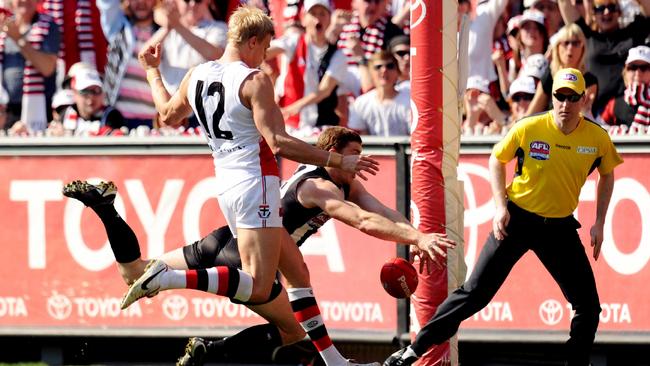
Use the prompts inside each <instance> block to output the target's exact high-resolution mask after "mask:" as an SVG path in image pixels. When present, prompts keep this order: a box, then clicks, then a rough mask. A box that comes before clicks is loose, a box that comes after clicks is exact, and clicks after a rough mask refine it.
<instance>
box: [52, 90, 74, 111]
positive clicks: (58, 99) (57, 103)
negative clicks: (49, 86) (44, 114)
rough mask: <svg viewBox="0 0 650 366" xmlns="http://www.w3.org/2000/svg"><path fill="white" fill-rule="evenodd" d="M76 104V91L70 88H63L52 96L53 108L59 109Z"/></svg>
mask: <svg viewBox="0 0 650 366" xmlns="http://www.w3.org/2000/svg"><path fill="white" fill-rule="evenodd" d="M73 104H74V92H73V91H72V90H70V89H61V90H59V91H58V92H56V93H55V94H54V96H53V97H52V108H53V109H57V108H59V107H62V106H65V105H73Z"/></svg>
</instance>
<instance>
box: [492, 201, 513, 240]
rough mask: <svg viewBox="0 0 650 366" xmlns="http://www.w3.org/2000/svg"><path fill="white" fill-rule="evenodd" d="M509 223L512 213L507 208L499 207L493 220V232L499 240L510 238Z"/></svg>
mask: <svg viewBox="0 0 650 366" xmlns="http://www.w3.org/2000/svg"><path fill="white" fill-rule="evenodd" d="M508 222H510V212H508V209H507V208H506V207H505V206H503V207H497V212H496V213H495V214H494V218H493V219H492V231H493V232H494V237H495V238H496V239H497V240H503V239H505V237H506V236H508V233H506V226H508Z"/></svg>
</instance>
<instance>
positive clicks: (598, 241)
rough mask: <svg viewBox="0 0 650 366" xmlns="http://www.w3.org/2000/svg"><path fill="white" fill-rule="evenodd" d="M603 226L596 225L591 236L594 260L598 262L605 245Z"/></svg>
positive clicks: (600, 224)
mask: <svg viewBox="0 0 650 366" xmlns="http://www.w3.org/2000/svg"><path fill="white" fill-rule="evenodd" d="M603 225H604V224H602V223H595V224H594V225H593V226H592V227H591V230H589V234H591V246H592V247H593V248H594V260H596V261H597V260H598V257H599V256H600V247H601V246H602V245H603Z"/></svg>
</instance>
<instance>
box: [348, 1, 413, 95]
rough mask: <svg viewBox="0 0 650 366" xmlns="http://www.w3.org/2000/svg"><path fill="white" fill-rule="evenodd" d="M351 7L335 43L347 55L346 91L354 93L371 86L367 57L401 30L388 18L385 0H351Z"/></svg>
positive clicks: (368, 58)
mask: <svg viewBox="0 0 650 366" xmlns="http://www.w3.org/2000/svg"><path fill="white" fill-rule="evenodd" d="M352 9H353V13H352V19H351V21H350V23H349V24H346V25H345V26H343V30H342V31H341V34H340V35H339V41H338V44H337V45H338V47H339V48H341V49H342V50H343V53H344V54H345V55H346V56H347V60H348V65H349V68H348V70H349V71H350V74H351V78H350V79H349V80H348V81H349V82H348V83H346V85H345V87H346V90H348V91H350V92H352V93H353V94H355V95H356V94H358V93H359V91H362V92H366V91H368V90H370V89H371V88H372V85H373V81H372V79H371V77H370V72H369V70H368V67H367V65H366V64H367V62H368V60H370V57H372V55H373V54H374V53H376V52H378V51H380V50H385V49H386V48H387V47H388V44H389V42H390V40H391V39H392V38H393V37H394V36H397V35H400V34H403V32H402V30H401V29H400V28H399V27H397V26H396V25H395V24H393V23H392V22H391V21H390V19H389V18H388V15H387V13H386V9H387V7H386V0H352Z"/></svg>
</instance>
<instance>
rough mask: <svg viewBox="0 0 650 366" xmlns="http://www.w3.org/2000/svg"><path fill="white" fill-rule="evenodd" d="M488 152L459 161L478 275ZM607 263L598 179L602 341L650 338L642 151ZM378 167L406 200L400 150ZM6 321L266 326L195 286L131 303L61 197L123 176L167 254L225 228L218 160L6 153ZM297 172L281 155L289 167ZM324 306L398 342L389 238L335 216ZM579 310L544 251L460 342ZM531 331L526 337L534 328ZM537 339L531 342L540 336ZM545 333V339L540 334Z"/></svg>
mask: <svg viewBox="0 0 650 366" xmlns="http://www.w3.org/2000/svg"><path fill="white" fill-rule="evenodd" d="M487 157H488V156H487V155H486V154H484V153H482V154H475V155H471V154H465V155H462V156H461V162H460V166H459V169H458V176H459V179H461V180H462V181H464V192H465V233H464V237H465V260H466V263H467V266H468V272H469V271H471V269H472V267H473V265H474V263H475V261H476V258H477V256H478V253H479V252H480V250H481V247H482V245H483V241H484V240H485V237H486V236H487V234H488V232H489V230H490V229H491V219H492V215H493V212H494V207H493V204H492V201H491V196H490V188H489V183H488V170H487ZM623 158H624V159H625V163H624V164H623V165H621V166H619V167H618V168H617V170H616V184H615V188H614V193H613V197H612V201H611V204H610V209H609V213H608V215H607V221H606V223H605V242H604V244H603V248H602V253H601V257H600V259H599V260H598V261H597V262H594V261H593V258H591V254H592V250H591V247H589V244H588V243H589V228H590V226H591V225H592V223H593V219H594V217H595V208H596V202H595V197H596V179H597V178H596V177H597V175H595V174H594V175H592V176H590V177H589V179H588V181H587V183H586V184H585V186H584V188H583V190H582V193H581V196H580V204H579V207H578V209H577V210H576V216H577V217H578V219H579V220H580V222H581V223H582V225H583V227H582V228H581V229H580V233H581V237H582V240H583V243H585V245H586V246H585V249H586V251H587V253H588V255H589V256H590V258H591V259H590V260H591V261H592V266H593V268H594V272H595V275H596V281H597V284H598V289H599V293H600V299H601V303H602V308H603V312H602V313H601V323H600V327H599V334H598V339H599V340H601V341H614V342H617V341H626V342H628V341H630V342H642V341H646V342H647V341H648V339H650V312H648V311H647V307H646V306H647V305H646V304H647V303H648V301H650V295H648V293H647V291H645V290H644V289H645V288H646V287H647V283H648V282H649V281H650V264H649V261H650V236H649V235H650V234H649V233H650V216H649V215H650V213H649V212H648V211H646V210H647V207H650V194H649V193H648V189H649V188H650V175H648V173H647V166H648V159H649V158H650V156H649V155H648V154H645V153H624V154H623ZM378 159H379V160H380V162H381V172H380V173H379V175H378V176H375V177H371V178H370V180H369V181H368V182H366V183H365V186H366V187H367V188H368V190H369V191H370V192H372V193H373V194H375V195H377V196H378V197H379V199H380V200H382V201H383V202H385V203H386V204H387V205H389V206H391V207H394V206H395V202H396V197H395V192H396V184H395V182H396V177H395V174H396V173H395V168H396V165H395V159H394V157H392V156H379V157H378ZM0 167H1V169H2V171H3V172H4V174H3V175H2V177H0V207H2V210H0V219H1V220H2V222H3V235H2V252H3V255H2V256H0V275H1V276H2V278H3V281H2V284H1V285H0V329H1V332H2V333H4V334H48V333H49V334H66V333H67V334H95V335H96V334H102V335H110V334H114V335H122V334H127V332H131V331H137V332H138V334H142V335H156V334H161V333H164V332H166V331H169V329H174V330H175V334H178V335H180V334H191V333H193V332H194V333H196V332H199V333H202V334H206V333H208V334H228V333H230V332H232V331H233V329H236V328H240V327H244V326H247V325H250V324H256V323H260V322H262V319H260V318H259V317H257V316H256V315H255V314H253V313H252V312H250V311H248V310H247V309H245V308H242V307H240V306H236V305H232V304H230V303H229V302H228V301H227V300H226V299H222V298H219V297H216V296H211V295H208V294H205V293H202V292H194V291H168V292H165V293H162V294H160V295H159V296H157V297H155V298H153V299H145V300H142V301H139V302H138V303H136V304H134V305H133V306H131V307H130V308H129V309H127V310H126V311H120V310H119V302H120V299H121V296H122V294H123V293H124V291H125V289H126V286H125V285H124V284H123V282H122V280H121V278H120V276H119V275H118V273H117V270H116V267H115V264H114V258H113V255H112V253H111V251H110V247H109V246H108V242H107V239H106V235H105V234H104V229H103V226H102V225H101V223H100V221H99V220H98V219H97V218H96V217H95V216H94V214H93V213H92V212H91V211H90V210H89V209H84V207H83V206H82V205H81V204H80V203H78V202H76V201H74V200H69V199H67V198H65V197H63V196H62V195H61V187H62V185H63V184H64V183H65V182H67V181H70V180H74V179H89V178H102V179H112V180H114V181H115V182H116V183H117V184H118V186H119V188H120V194H119V196H118V199H117V200H116V206H117V208H118V211H119V212H121V214H122V215H123V216H124V217H125V218H126V220H127V222H129V223H130V224H131V226H132V227H133V229H134V230H135V232H136V234H137V236H138V238H139V239H140V245H141V248H142V253H143V256H145V257H149V256H156V255H159V254H161V253H162V252H163V251H166V250H170V249H174V248H177V247H179V246H180V245H182V244H185V243H189V242H192V241H193V240H196V239H197V238H199V237H200V236H201V235H202V234H203V235H204V234H206V233H208V232H209V231H210V230H212V229H213V228H216V227H218V226H221V225H224V224H225V221H224V219H223V217H222V216H221V214H220V212H219V209H218V205H217V203H216V199H214V193H213V191H214V190H213V189H211V186H212V184H213V178H212V176H213V170H212V163H211V161H210V157H209V155H205V154H184V155H169V156H168V155H159V154H154V153H152V151H151V150H144V151H141V152H140V154H139V155H123V154H122V155H119V154H118V155H109V154H104V155H90V156H75V155H70V156H66V155H60V156H49V155H47V154H37V155H35V156H26V155H19V154H14V156H0ZM294 167H295V165H294V164H289V163H287V162H283V164H282V170H283V176H284V177H287V176H288V175H289V174H290V172H291V171H292V170H293V168H294ZM303 253H304V255H305V260H306V261H307V263H308V265H309V267H310V271H311V275H312V282H313V284H314V287H315V291H316V296H317V299H318V300H319V301H320V306H321V310H322V312H323V315H324V317H325V320H326V322H327V323H328V326H329V328H330V329H331V330H332V333H333V334H334V336H335V337H339V338H346V337H347V338H352V339H373V338H374V339H382V340H389V339H390V337H392V335H393V334H394V333H395V329H396V323H397V315H396V312H397V307H396V304H395V301H394V300H393V299H392V298H390V297H388V295H386V294H385V292H384V291H383V290H382V288H381V285H380V283H379V269H380V267H381V264H382V263H383V262H384V261H385V260H386V259H387V258H390V257H392V256H394V254H395V248H394V245H392V244H387V243H383V242H381V241H379V240H375V239H372V238H370V237H368V236H366V235H364V234H362V233H360V232H358V231H356V230H353V229H351V228H348V227H346V226H345V225H343V224H341V223H333V222H330V223H328V224H327V225H325V227H323V228H322V229H321V231H320V233H319V234H318V235H317V236H315V237H314V238H313V239H311V241H310V242H309V243H308V244H306V245H305V246H304V248H303ZM570 317H571V309H570V306H569V305H568V304H567V301H566V300H565V299H564V298H563V296H562V294H561V292H560V290H559V288H558V287H557V285H556V284H555V282H554V281H553V280H552V278H551V277H550V276H549V275H548V274H547V272H546V271H545V270H544V268H543V267H542V266H541V264H540V263H539V261H538V260H537V258H535V256H534V254H533V253H528V254H526V256H524V258H523V259H522V260H521V261H520V262H519V263H517V265H516V266H515V268H514V270H513V272H512V274H511V275H510V276H509V277H508V279H507V280H506V282H505V284H504V285H503V287H502V288H501V290H500V291H499V292H498V293H497V295H496V296H495V298H494V299H493V300H492V302H491V303H490V304H489V305H488V306H487V307H486V308H485V309H483V310H481V311H480V312H479V313H477V314H476V315H474V316H473V317H471V318H469V319H468V320H467V321H466V322H464V323H463V325H462V327H461V340H462V339H493V338H494V337H497V336H498V337H502V338H503V337H506V338H507V337H508V335H510V336H511V337H512V338H516V339H522V334H524V335H525V334H526V333H530V334H534V335H535V336H537V337H539V336H544V335H554V338H552V339H554V340H561V339H564V338H565V336H566V333H567V330H568V328H569V321H570ZM523 339H525V336H524V337H523ZM533 339H534V338H531V340H533ZM537 339H539V338H537Z"/></svg>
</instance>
